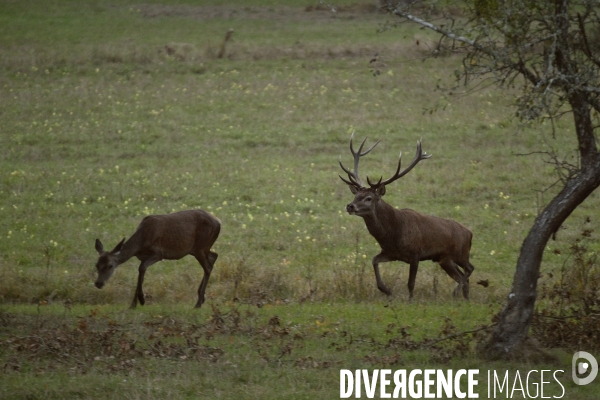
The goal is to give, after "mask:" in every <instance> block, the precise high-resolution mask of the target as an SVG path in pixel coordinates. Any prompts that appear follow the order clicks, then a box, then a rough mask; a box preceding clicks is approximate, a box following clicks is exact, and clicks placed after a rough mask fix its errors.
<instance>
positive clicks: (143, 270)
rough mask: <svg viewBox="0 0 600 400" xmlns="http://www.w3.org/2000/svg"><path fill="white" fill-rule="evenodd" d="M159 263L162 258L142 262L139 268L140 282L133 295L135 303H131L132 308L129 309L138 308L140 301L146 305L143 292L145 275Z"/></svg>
mask: <svg viewBox="0 0 600 400" xmlns="http://www.w3.org/2000/svg"><path fill="white" fill-rule="evenodd" d="M158 261H160V258H147V259H146V260H143V261H142V262H141V264H140V266H139V268H138V281H137V286H136V288H135V294H134V295H133V301H132V302H131V306H130V307H129V308H136V307H137V303H138V300H139V302H140V304H141V305H144V304H146V299H145V297H144V291H143V290H142V285H143V284H144V275H146V269H147V268H148V267H149V266H151V265H152V264H154V263H156V262H158Z"/></svg>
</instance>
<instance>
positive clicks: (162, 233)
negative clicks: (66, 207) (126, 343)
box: [94, 210, 221, 308]
mask: <svg viewBox="0 0 600 400" xmlns="http://www.w3.org/2000/svg"><path fill="white" fill-rule="evenodd" d="M220 231H221V221H219V219H218V218H217V217H215V216H214V215H212V214H210V213H208V212H206V211H203V210H186V211H179V212H175V213H172V214H165V215H149V216H147V217H145V218H144V219H143V220H142V222H141V223H140V224H139V225H138V227H137V229H136V230H135V233H134V234H133V235H132V236H131V237H130V238H129V240H127V241H125V239H123V240H121V241H120V242H119V244H117V245H116V246H115V248H114V249H112V250H111V251H104V246H103V245H102V242H100V240H98V239H96V251H97V252H98V261H97V262H96V269H97V270H98V278H97V279H96V282H95V283H94V285H95V286H96V287H97V288H98V289H102V287H103V286H104V285H105V284H106V282H107V281H108V279H109V278H110V277H111V275H112V274H113V272H115V269H116V268H117V267H118V266H119V265H121V264H123V263H124V262H126V261H127V260H129V259H130V258H132V257H137V258H138V259H139V260H140V261H141V263H140V266H139V269H138V271H139V274H138V281H137V287H136V289H135V295H134V296H133V302H132V303H131V308H135V307H136V306H137V303H138V301H139V302H140V304H141V305H144V303H145V298H144V292H143V290H142V284H143V283H144V275H145V274H146V269H147V268H148V267H149V266H151V265H152V264H154V263H157V262H158V261H161V260H179V259H181V258H183V257H185V256H187V255H188V254H191V255H193V256H194V257H196V260H198V262H199V263H200V265H201V266H202V269H203V270H204V277H203V278H202V282H201V283H200V287H199V288H198V302H197V303H196V308H199V307H200V306H201V305H202V303H204V292H205V290H206V285H207V284H208V278H209V277H210V273H211V271H212V269H213V266H214V265H215V261H216V260H217V256H218V254H217V253H215V252H213V251H210V248H211V247H212V245H213V244H214V243H215V241H216V240H217V237H218V236H219V232H220Z"/></svg>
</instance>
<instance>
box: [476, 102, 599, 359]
mask: <svg viewBox="0 0 600 400" xmlns="http://www.w3.org/2000/svg"><path fill="white" fill-rule="evenodd" d="M570 103H571V106H572V107H573V118H574V120H575V129H576V132H577V139H578V142H579V152H580V155H581V168H580V169H579V171H578V173H577V174H576V175H574V176H571V177H570V178H569V179H568V180H567V182H566V184H565V186H564V187H563V189H562V190H561V191H560V193H559V194H558V195H557V196H556V197H554V198H553V199H552V201H551V202H550V203H549V204H548V205H547V206H546V207H545V209H544V210H543V211H542V213H541V214H540V215H538V217H537V218H536V219H535V222H534V224H533V226H532V228H531V230H530V231H529V234H528V235H527V237H526V238H525V241H524V242H523V245H522V247H521V252H520V254H519V259H518V261H517V269H516V271H515V275H514V279H513V286H512V289H511V292H510V294H509V295H508V301H507V303H506V305H505V306H504V308H503V309H502V311H501V312H500V319H499V321H498V324H497V325H496V328H495V330H494V332H493V333H492V335H491V337H490V339H489V340H488V342H487V343H486V344H485V345H484V346H483V347H482V349H480V350H481V354H482V355H483V356H485V357H486V358H490V359H500V358H519V357H523V356H525V357H527V356H528V354H530V353H529V352H528V351H524V350H528V349H527V347H528V346H529V344H528V342H527V337H528V336H527V334H528V332H529V328H530V326H531V320H532V317H533V311H534V306H535V301H536V297H537V292H536V289H537V280H538V277H539V275H540V265H541V262H542V256H543V253H544V249H545V247H546V244H547V243H548V240H549V239H550V237H551V236H552V234H553V233H554V232H556V231H557V230H558V229H559V228H560V226H561V225H562V224H563V222H564V221H565V220H566V219H567V218H568V217H569V215H571V213H572V212H573V210H575V209H576V208H577V206H579V205H580V204H581V203H582V202H583V201H584V200H585V199H586V198H587V197H588V196H589V195H590V194H591V193H592V192H593V191H594V190H595V189H596V188H598V186H600V154H599V153H598V149H597V145H596V141H595V136H594V131H593V127H592V122H591V116H590V109H589V106H588V105H587V103H586V102H585V99H584V97H583V95H579V96H577V95H576V94H575V95H572V97H571V99H570Z"/></svg>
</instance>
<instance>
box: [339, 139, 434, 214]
mask: <svg viewBox="0 0 600 400" xmlns="http://www.w3.org/2000/svg"><path fill="white" fill-rule="evenodd" d="M353 139H354V132H352V136H351V137H350V152H351V153H352V156H353V157H354V170H353V171H350V170H349V169H348V168H346V167H344V165H343V164H342V160H341V157H340V167H342V170H344V172H345V173H346V174H348V179H345V178H343V177H342V176H341V175H340V176H339V177H340V179H341V180H342V181H344V183H346V184H347V185H348V187H349V188H350V191H351V192H352V194H354V196H355V197H354V201H353V202H352V203H350V204H348V205H347V206H346V211H348V213H349V214H352V215H358V216H365V215H369V214H372V213H373V212H374V209H375V208H376V206H377V204H378V203H379V201H380V200H381V197H382V196H383V195H385V187H386V185H389V184H390V183H392V182H394V181H395V180H397V179H400V178H402V177H403V176H404V175H406V174H407V173H408V172H409V171H410V170H411V169H413V168H414V167H415V165H417V164H418V163H419V161H421V160H425V159H427V158H429V157H431V154H427V153H424V152H423V149H422V148H421V140H418V141H417V153H416V154H415V158H414V159H413V160H412V161H411V163H410V164H409V165H408V167H406V168H405V169H404V170H401V166H402V152H400V155H399V157H398V168H396V172H395V173H394V175H392V177H391V178H389V179H386V180H385V181H384V180H383V177H381V178H379V181H377V182H375V183H373V182H371V180H370V179H369V177H368V176H367V183H368V184H369V187H366V186H365V185H364V184H363V183H362V181H361V180H360V177H359V175H358V163H359V161H360V158H361V157H363V156H365V155H367V154H369V153H370V152H371V150H373V149H374V148H375V146H377V144H379V141H377V142H376V143H375V144H374V145H373V146H371V147H370V148H369V149H368V150H365V151H364V152H363V147H364V145H365V142H366V141H367V138H365V139H364V140H363V141H362V143H361V145H360V147H359V148H358V151H355V150H354V146H353V143H352V141H353Z"/></svg>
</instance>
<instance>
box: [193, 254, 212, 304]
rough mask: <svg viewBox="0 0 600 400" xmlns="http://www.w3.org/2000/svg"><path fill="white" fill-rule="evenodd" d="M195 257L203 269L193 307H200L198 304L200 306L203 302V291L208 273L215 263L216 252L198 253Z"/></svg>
mask: <svg viewBox="0 0 600 400" xmlns="http://www.w3.org/2000/svg"><path fill="white" fill-rule="evenodd" d="M195 257H196V260H198V262H199V263H200V265H201V266H202V269H203V270H204V277H203V278H202V282H201V283H200V286H199V287H198V301H197V302H196V305H195V306H194V307H195V308H200V306H202V304H203V303H204V292H205V291H206V286H207V285H208V278H210V273H211V271H212V269H213V266H214V265H215V261H216V260H217V257H218V254H217V253H215V252H213V251H209V252H208V254H206V253H200V254H198V255H196V256H195Z"/></svg>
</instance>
